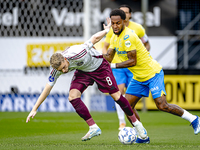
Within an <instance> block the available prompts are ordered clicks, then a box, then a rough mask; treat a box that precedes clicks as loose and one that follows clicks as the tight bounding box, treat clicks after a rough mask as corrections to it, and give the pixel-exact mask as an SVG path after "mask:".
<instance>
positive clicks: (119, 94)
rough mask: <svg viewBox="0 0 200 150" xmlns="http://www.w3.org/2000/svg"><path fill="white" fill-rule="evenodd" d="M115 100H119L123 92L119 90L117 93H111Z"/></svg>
mask: <svg viewBox="0 0 200 150" xmlns="http://www.w3.org/2000/svg"><path fill="white" fill-rule="evenodd" d="M110 96H111V97H112V98H113V99H114V100H115V101H117V100H119V98H120V96H121V92H120V91H118V92H116V93H113V94H111V95H110Z"/></svg>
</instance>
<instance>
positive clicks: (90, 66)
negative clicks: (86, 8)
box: [26, 18, 147, 141]
mask: <svg viewBox="0 0 200 150" xmlns="http://www.w3.org/2000/svg"><path fill="white" fill-rule="evenodd" d="M107 23H108V25H107V26H106V25H104V30H102V31H100V32H97V33H96V34H94V35H93V36H92V37H91V38H90V39H89V40H88V41H86V42H85V43H84V44H81V45H74V46H71V47H69V48H67V49H66V50H65V51H63V52H62V53H55V54H53V55H52V56H51V58H50V65H51V71H50V75H49V81H48V83H47V84H46V86H45V88H44V90H43V91H42V93H41V94H40V96H39V98H38V100H37V102H36V104H35V105H34V107H33V108H32V110H31V112H30V113H29V115H28V117H27V119H26V122H29V121H30V118H31V117H32V118H34V116H35V115H36V113H37V109H38V107H39V106H40V105H41V104H42V102H43V101H44V100H45V99H46V97H47V96H48V95H49V93H50V91H51V89H52V88H53V85H54V84H55V82H56V80H57V79H58V77H59V76H60V75H62V74H64V73H68V72H70V71H72V70H76V71H75V73H74V76H73V78H72V82H71V86H70V91H69V98H68V99H69V101H70V103H71V104H72V106H73V107H74V109H75V110H76V113H77V114H78V115H79V116H80V117H81V118H83V119H84V120H85V121H86V123H87V124H88V126H89V131H88V132H87V133H86V135H85V136H84V137H82V141H86V140H90V139H91V138H92V137H94V136H98V135H100V134H101V129H100V128H99V127H98V125H97V124H96V123H95V121H94V120H93V118H92V116H91V115H90V113H89V110H88V109H87V107H86V106H85V104H84V103H83V102H82V100H81V95H82V93H83V92H84V90H85V89H86V88H87V87H88V86H90V85H93V83H94V82H95V83H96V84H97V86H98V89H99V90H100V91H101V92H103V93H109V94H110V95H111V97H112V98H113V99H114V100H115V102H116V103H117V104H119V105H120V107H121V108H122V110H123V111H124V112H125V113H126V115H127V117H128V118H129V119H130V120H131V122H132V125H133V126H135V128H136V130H137V132H138V135H139V136H140V137H141V138H146V137H147V132H146V130H145V128H144V127H143V125H142V123H141V122H140V121H138V120H137V118H136V117H135V114H134V113H133V111H132V109H131V106H130V104H129V102H128V101H127V100H126V98H124V97H123V96H122V94H121V92H120V91H119V89H118V87H117V83H116V81H115V78H114V76H113V74H112V70H111V68H110V64H109V63H108V62H107V60H105V59H104V58H103V55H102V54H101V53H100V52H98V51H97V50H95V48H94V47H93V45H94V44H95V43H97V42H99V41H100V40H101V39H102V38H103V37H104V36H105V35H106V34H107V32H108V31H109V30H110V26H111V23H110V19H109V18H108V19H107Z"/></svg>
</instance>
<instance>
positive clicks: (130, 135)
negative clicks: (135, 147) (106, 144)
mask: <svg viewBox="0 0 200 150" xmlns="http://www.w3.org/2000/svg"><path fill="white" fill-rule="evenodd" d="M118 139H119V141H120V142H121V143H122V144H125V145H130V144H132V143H133V142H134V141H135V140H136V139H137V133H136V131H135V130H134V129H133V128H131V127H124V128H123V129H121V130H120V131H119V133H118Z"/></svg>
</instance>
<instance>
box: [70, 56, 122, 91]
mask: <svg viewBox="0 0 200 150" xmlns="http://www.w3.org/2000/svg"><path fill="white" fill-rule="evenodd" d="M94 82H96V84H97V86H98V89H99V90H100V91H101V92H103V93H109V94H113V93H115V92H117V91H119V89H118V87H117V83H116V81H115V77H114V76H113V73H112V70H111V68H110V64H109V63H108V62H107V60H105V59H103V62H102V64H101V65H100V66H99V68H98V69H97V70H95V71H93V72H84V71H80V70H76V71H75V73H74V76H73V78H72V82H71V86H70V90H71V89H77V90H79V91H80V92H81V93H83V92H84V90H85V89H86V88H87V87H88V86H89V85H93V84H94Z"/></svg>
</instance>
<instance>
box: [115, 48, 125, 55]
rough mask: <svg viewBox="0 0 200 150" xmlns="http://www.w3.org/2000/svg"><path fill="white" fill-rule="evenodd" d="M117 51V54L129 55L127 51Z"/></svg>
mask: <svg viewBox="0 0 200 150" xmlns="http://www.w3.org/2000/svg"><path fill="white" fill-rule="evenodd" d="M115 51H116V52H117V54H127V52H126V51H119V48H116V47H115Z"/></svg>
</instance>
